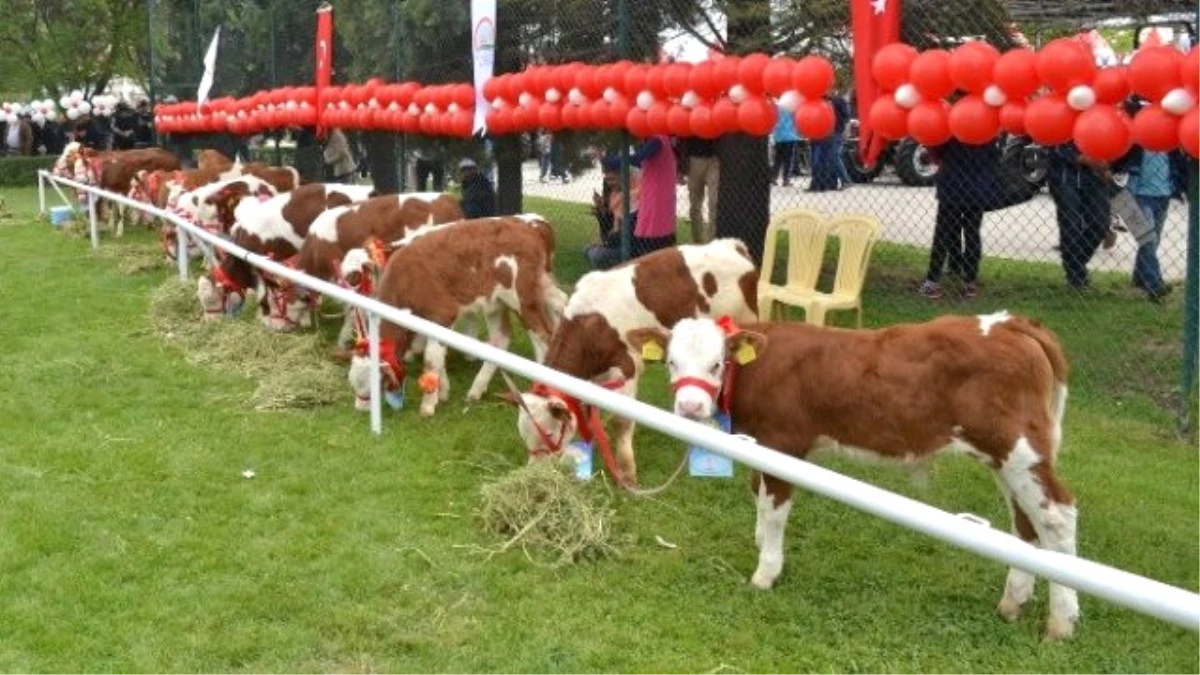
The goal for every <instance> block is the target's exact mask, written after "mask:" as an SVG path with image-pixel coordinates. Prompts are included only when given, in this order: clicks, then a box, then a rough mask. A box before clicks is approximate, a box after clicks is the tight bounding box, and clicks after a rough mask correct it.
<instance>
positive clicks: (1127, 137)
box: [1073, 105, 1133, 162]
mask: <svg viewBox="0 0 1200 675" xmlns="http://www.w3.org/2000/svg"><path fill="white" fill-rule="evenodd" d="M1131 126H1132V125H1131V124H1130V122H1129V118H1128V117H1126V116H1125V115H1124V114H1122V113H1121V112H1119V111H1118V110H1117V109H1116V108H1114V107H1113V106H1111V105H1097V106H1092V107H1091V108H1089V109H1087V110H1085V111H1083V112H1082V113H1080V114H1079V118H1078V119H1076V120H1075V130H1074V134H1073V135H1074V138H1075V146H1076V147H1078V148H1079V152H1081V153H1083V154H1084V155H1085V156H1087V157H1091V158H1093V159H1098V160H1101V161H1105V162H1111V161H1113V160H1114V159H1117V158H1118V157H1120V156H1121V155H1124V154H1125V153H1126V152H1129V148H1130V147H1132V146H1133V131H1132V128H1131Z"/></svg>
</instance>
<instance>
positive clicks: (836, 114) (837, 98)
mask: <svg viewBox="0 0 1200 675" xmlns="http://www.w3.org/2000/svg"><path fill="white" fill-rule="evenodd" d="M828 100H829V104H830V105H832V106H833V137H832V139H831V140H832V141H833V147H832V148H831V150H830V154H831V155H832V157H833V167H834V169H835V173H836V174H837V180H838V189H839V190H845V189H846V188H848V187H850V185H851V184H852V182H853V181H851V180H850V172H849V171H847V170H846V162H845V161H844V160H843V159H842V140H843V139H844V137H845V135H846V125H847V124H848V123H849V122H850V104H849V103H847V102H846V99H845V98H843V97H842V95H841V94H838V93H837V92H830V93H829V95H828Z"/></svg>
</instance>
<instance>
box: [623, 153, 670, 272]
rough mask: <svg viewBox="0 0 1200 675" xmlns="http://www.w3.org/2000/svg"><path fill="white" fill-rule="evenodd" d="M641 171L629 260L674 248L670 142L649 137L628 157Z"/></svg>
mask: <svg viewBox="0 0 1200 675" xmlns="http://www.w3.org/2000/svg"><path fill="white" fill-rule="evenodd" d="M630 159H631V162H632V163H633V165H634V166H636V167H638V168H639V169H641V174H642V180H641V195H640V197H639V198H638V214H637V225H636V226H635V227H634V230H633V251H632V253H633V257H635V258H637V257H639V256H643V255H646V254H647V253H650V252H652V251H657V250H659V249H661V248H668V247H671V246H674V245H675V227H676V217H675V183H676V173H675V171H676V164H675V152H674V151H673V150H672V149H671V140H670V139H669V138H668V137H666V136H664V135H661V134H660V135H658V136H651V137H650V138H649V139H647V140H646V142H645V143H643V144H642V147H640V148H638V150H637V152H635V153H634V154H633V156H632V157H631V158H630Z"/></svg>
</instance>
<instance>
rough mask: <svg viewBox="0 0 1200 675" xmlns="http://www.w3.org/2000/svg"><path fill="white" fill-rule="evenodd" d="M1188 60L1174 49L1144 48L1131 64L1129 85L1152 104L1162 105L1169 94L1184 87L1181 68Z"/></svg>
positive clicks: (1164, 47)
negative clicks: (1180, 73)
mask: <svg viewBox="0 0 1200 675" xmlns="http://www.w3.org/2000/svg"><path fill="white" fill-rule="evenodd" d="M1185 62H1186V59H1184V58H1183V54H1180V53H1179V51H1178V50H1176V49H1175V48H1174V47H1167V46H1158V47H1143V48H1142V49H1140V50H1138V53H1137V54H1135V55H1134V57H1133V61H1131V62H1130V63H1129V84H1130V85H1132V86H1133V90H1134V91H1135V92H1137V94H1138V95H1139V96H1141V97H1142V98H1144V99H1146V100H1148V101H1150V102H1151V103H1162V99H1163V96H1166V95H1167V92H1169V91H1171V90H1172V89H1175V88H1176V87H1179V86H1182V84H1183V81H1182V80H1181V79H1180V77H1179V71H1180V67H1181V66H1182V65H1183V63H1185Z"/></svg>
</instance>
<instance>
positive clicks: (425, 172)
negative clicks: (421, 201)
mask: <svg viewBox="0 0 1200 675" xmlns="http://www.w3.org/2000/svg"><path fill="white" fill-rule="evenodd" d="M414 154H415V155H416V157H417V166H416V172H417V191H418V192H430V184H429V179H430V178H432V179H433V185H432V191H433V192H441V191H442V190H445V189H446V170H445V169H444V168H443V167H442V159H441V157H439V156H438V155H437V153H436V152H432V153H431V152H430V151H428V150H423V149H421V148H417V151H416V152H415V153H414Z"/></svg>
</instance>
